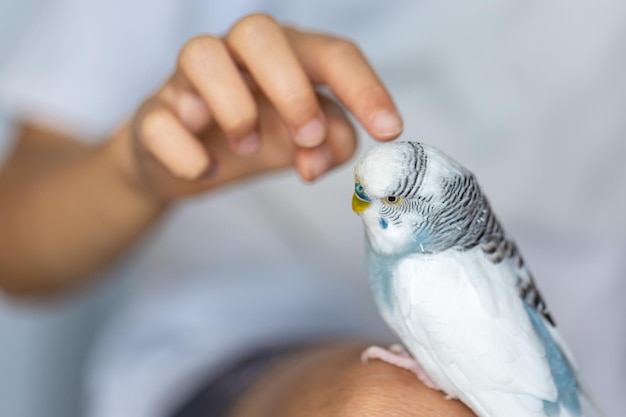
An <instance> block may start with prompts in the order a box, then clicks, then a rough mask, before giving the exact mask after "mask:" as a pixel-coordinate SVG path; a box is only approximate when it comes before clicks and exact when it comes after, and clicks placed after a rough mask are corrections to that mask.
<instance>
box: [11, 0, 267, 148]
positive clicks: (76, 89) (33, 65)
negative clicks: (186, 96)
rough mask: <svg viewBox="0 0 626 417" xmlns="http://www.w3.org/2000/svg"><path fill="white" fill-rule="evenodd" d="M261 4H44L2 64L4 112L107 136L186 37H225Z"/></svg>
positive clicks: (163, 73) (142, 0) (170, 0)
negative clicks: (210, 35)
mask: <svg viewBox="0 0 626 417" xmlns="http://www.w3.org/2000/svg"><path fill="white" fill-rule="evenodd" d="M231 3H232V4H231ZM256 7H260V8H263V1H262V0H239V1H233V2H229V4H228V7H226V6H225V5H224V4H222V2H218V1H207V0H204V1H199V0H196V1H185V2H180V1H175V0H152V1H146V0H107V1H98V0H53V1H49V2H39V7H38V8H37V9H34V10H33V13H32V16H29V19H27V22H26V25H25V27H24V28H23V33H22V34H21V35H22V36H20V38H19V40H18V41H17V42H16V43H15V44H14V45H12V47H11V51H10V52H11V53H10V54H9V56H8V57H7V58H6V59H3V60H2V61H3V62H0V112H2V113H4V114H5V115H7V114H8V115H9V116H10V117H11V118H13V119H15V118H22V119H23V118H26V119H28V120H35V121H37V122H39V123H44V124H46V125H51V126H52V127H56V128H61V129H66V130H67V129H68V128H69V129H72V131H73V132H77V131H78V132H80V133H83V132H84V133H85V134H86V136H92V137H97V136H99V135H103V134H106V133H108V132H110V131H111V130H112V129H114V128H115V127H116V126H117V125H118V124H119V123H121V122H122V121H123V120H124V119H126V118H128V117H130V116H131V115H132V112H133V111H134V110H135V109H136V108H137V106H138V105H139V104H140V103H141V101H142V100H143V99H144V98H145V97H147V96H148V95H149V94H150V93H151V92H152V91H154V90H155V89H156V88H158V86H159V85H160V84H161V83H162V82H163V81H164V80H165V79H166V78H167V76H168V75H169V74H170V73H171V71H172V70H173V69H174V67H175V63H176V56H177V54H178V51H179V49H180V47H181V46H182V45H183V44H184V43H185V41H186V40H188V39H189V38H191V37H193V36H195V35H197V34H199V33H217V34H219V33H221V32H223V31H224V30H225V29H226V28H227V27H229V26H230V25H231V24H232V22H234V21H235V20H237V19H238V18H239V17H241V15H243V14H244V13H245V12H246V11H250V10H254V9H255V8H256Z"/></svg>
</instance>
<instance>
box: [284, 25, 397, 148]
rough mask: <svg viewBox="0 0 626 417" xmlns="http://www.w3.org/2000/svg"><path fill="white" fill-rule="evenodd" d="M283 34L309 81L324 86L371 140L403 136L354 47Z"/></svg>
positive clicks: (394, 113) (392, 109) (385, 96)
mask: <svg viewBox="0 0 626 417" xmlns="http://www.w3.org/2000/svg"><path fill="white" fill-rule="evenodd" d="M285 34H286V35H287V38H288V39H289V42H290V44H291V46H292V48H293V51H294V52H295V54H296V55H297V56H298V58H299V61H300V62H301V63H302V65H303V67H304V69H305V70H306V72H307V74H308V76H309V77H310V78H311V80H312V81H313V82H315V83H317V84H324V85H327V86H328V87H329V88H330V90H331V91H332V92H333V94H335V95H336V96H337V98H339V100H340V101H341V102H342V103H343V104H344V105H345V106H346V107H347V108H348V109H349V110H350V111H351V112H352V114H354V115H355V116H356V118H357V119H358V120H359V122H360V123H361V124H362V125H363V126H364V127H365V129H366V130H367V131H368V132H369V133H370V134H371V135H372V136H374V137H375V138H376V139H379V140H390V139H393V138H395V137H397V136H398V135H399V134H400V133H401V132H402V129H403V123H402V119H401V117H400V114H399V112H398V110H397V108H396V106H395V104H394V102H393V100H392V98H391V95H390V94H389V92H388V91H387V89H386V87H385V86H384V84H383V83H382V81H381V80H380V78H379V77H378V75H377V74H376V72H375V71H374V69H373V68H372V66H371V65H370V63H369V62H368V60H367V59H366V58H365V56H364V55H363V53H362V52H361V51H360V50H359V48H358V47H357V46H356V45H355V44H354V43H352V42H350V41H347V40H345V39H339V38H336V37H331V36H328V35H324V34H319V33H305V32H300V31H298V30H296V29H292V28H286V29H285Z"/></svg>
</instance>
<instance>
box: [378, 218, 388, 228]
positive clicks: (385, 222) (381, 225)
mask: <svg viewBox="0 0 626 417" xmlns="http://www.w3.org/2000/svg"><path fill="white" fill-rule="evenodd" d="M387 226H389V223H387V220H385V219H384V218H382V217H381V218H380V227H382V228H383V229H386V228H387Z"/></svg>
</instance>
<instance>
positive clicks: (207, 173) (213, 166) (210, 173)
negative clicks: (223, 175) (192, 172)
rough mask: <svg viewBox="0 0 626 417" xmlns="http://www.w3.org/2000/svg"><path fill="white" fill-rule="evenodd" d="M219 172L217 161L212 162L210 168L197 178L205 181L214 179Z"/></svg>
mask: <svg viewBox="0 0 626 417" xmlns="http://www.w3.org/2000/svg"><path fill="white" fill-rule="evenodd" d="M217 171H218V169H217V163H216V161H214V160H211V161H209V166H208V167H207V168H206V169H205V170H204V172H203V173H202V174H200V176H198V178H196V180H199V181H204V180H209V179H212V178H213V177H215V176H216V175H217Z"/></svg>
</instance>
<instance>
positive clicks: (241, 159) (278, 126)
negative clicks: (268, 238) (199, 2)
mask: <svg viewBox="0 0 626 417" xmlns="http://www.w3.org/2000/svg"><path fill="white" fill-rule="evenodd" d="M318 85H320V86H326V87H328V89H329V90H330V91H331V92H332V93H333V94H334V95H335V96H336V97H337V98H338V100H339V101H340V102H341V103H342V104H343V105H344V106H345V107H346V108H347V109H348V110H349V111H350V112H351V113H352V114H353V115H354V116H355V117H356V119H357V120H358V121H359V122H360V123H361V124H362V125H363V126H364V127H365V129H366V130H367V131H368V132H369V133H370V134H371V135H372V136H373V137H374V138H376V139H379V140H390V139H393V138H395V137H396V136H398V134H399V133H400V132H401V130H402V122H401V120H400V117H399V116H398V112H397V110H396V109H395V106H394V104H393V102H392V100H391V98H390V96H389V93H388V92H387V91H386V89H385V87H384V86H383V85H382V83H381V82H380V80H379V79H378V77H377V76H376V74H375V72H374V70H373V69H372V68H371V66H370V64H369V63H368V62H367V60H366V59H365V57H364V56H363V55H362V54H361V52H360V51H359V50H358V48H357V47H356V46H355V45H354V44H353V43H351V42H349V41H346V40H343V39H339V38H336V37H332V36H328V35H324V34H319V33H312V32H304V31H300V30H297V29H294V28H289V27H283V26H280V25H279V24H278V23H276V22H275V21H274V20H273V19H272V18H271V17H269V16H266V15H262V14H255V15H250V16H247V17H244V18H243V19H241V20H240V21H238V22H237V23H235V24H234V25H233V27H232V28H231V29H230V31H229V32H228V33H227V34H226V36H225V37H223V38H218V37H214V36H209V35H203V36H199V37H197V38H194V39H192V40H190V41H189V42H187V44H186V45H184V46H183V48H182V50H181V52H180V55H179V58H178V63H177V67H176V70H175V71H174V73H173V74H172V76H171V77H170V78H169V79H168V80H167V82H166V83H165V84H164V85H163V86H162V87H161V88H160V89H159V90H158V91H157V92H156V93H155V94H154V95H153V96H151V97H150V98H148V99H147V100H146V101H145V102H144V103H143V105H142V106H141V107H140V108H139V110H138V111H137V113H136V114H135V116H134V118H133V119H132V121H131V123H130V125H129V126H127V127H126V128H125V129H123V130H122V132H121V133H120V135H118V136H119V137H120V139H119V140H118V142H122V143H123V146H125V147H126V148H129V147H128V144H130V145H131V148H132V150H133V153H132V155H131V156H128V157H126V158H125V161H126V166H125V170H126V172H127V173H128V174H129V175H130V176H131V178H132V179H133V181H136V182H137V181H138V182H139V184H140V186H141V188H146V189H148V190H149V191H150V192H151V193H152V195H155V196H157V197H159V198H165V199H168V198H172V197H176V196H179V195H186V194H191V193H195V192H199V191H202V190H205V189H207V188H210V187H211V186H214V185H216V184H220V183H223V182H227V181H233V180H237V179H240V178H243V177H246V176H250V175H254V174H258V173H261V172H265V171H270V170H274V169H278V168H284V167H288V166H295V168H296V170H297V171H298V172H299V174H300V176H301V177H302V178H304V179H305V180H313V179H315V178H317V177H319V176H320V175H321V174H323V173H325V172H327V171H328V170H329V169H331V168H333V167H335V166H337V165H339V164H341V163H343V162H345V161H346V160H347V159H348V158H349V157H350V156H351V155H352V153H353V152H354V149H355V146H356V137H355V133H354V129H353V127H352V125H351V123H350V121H349V120H348V118H347V116H346V114H345V112H344V111H343V110H342V109H341V107H340V106H339V105H338V104H337V103H336V102H335V101H333V100H332V99H330V98H328V97H324V96H323V95H321V94H319V93H317V92H316V90H315V86H318Z"/></svg>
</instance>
